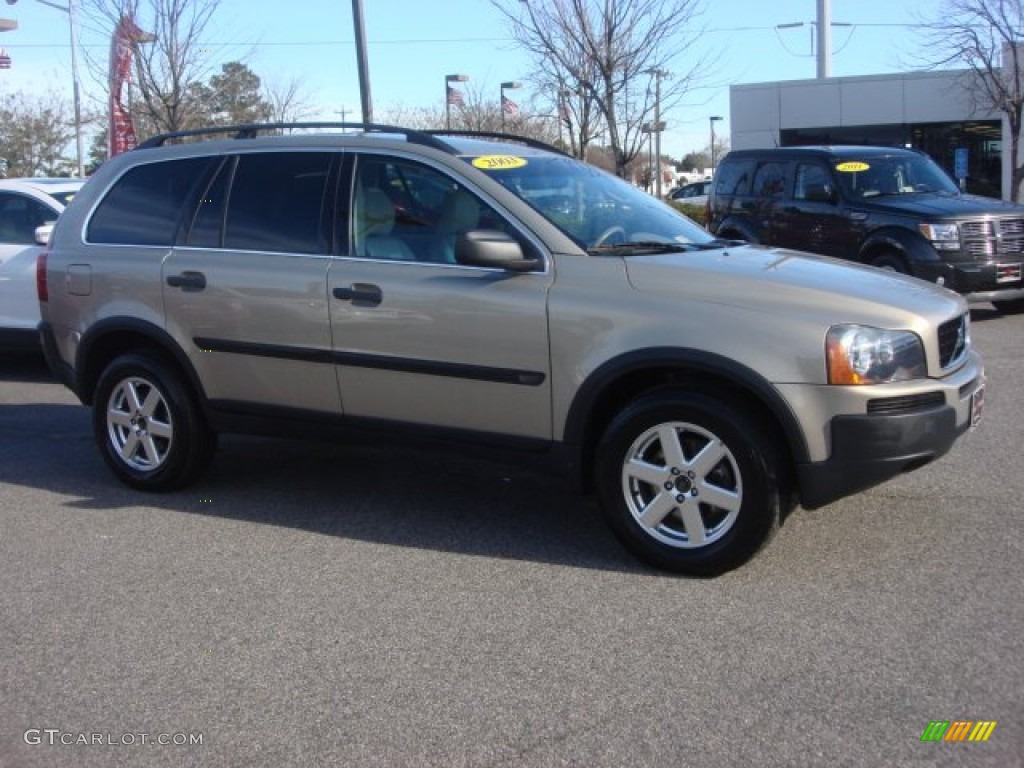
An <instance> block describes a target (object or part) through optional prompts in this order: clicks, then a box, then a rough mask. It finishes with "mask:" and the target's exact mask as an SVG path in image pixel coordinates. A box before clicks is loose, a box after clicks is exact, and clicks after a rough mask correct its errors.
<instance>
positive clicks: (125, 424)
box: [93, 352, 216, 491]
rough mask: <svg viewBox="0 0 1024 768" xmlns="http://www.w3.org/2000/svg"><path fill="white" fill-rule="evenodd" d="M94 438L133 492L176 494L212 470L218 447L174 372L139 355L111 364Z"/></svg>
mask: <svg viewBox="0 0 1024 768" xmlns="http://www.w3.org/2000/svg"><path fill="white" fill-rule="evenodd" d="M93 432H94V435H95V438H96V442H97V444H98V445H99V448H100V452H101V453H102V455H103V458H104V460H105V461H106V462H107V464H108V465H109V466H110V468H111V469H112V470H113V471H114V474H115V475H117V477H118V478H119V479H120V480H121V481H122V482H124V483H125V484H126V485H129V486H131V487H133V488H138V489H140V490H144V491H170V490H174V489H176V488H181V487H182V486H185V485H188V484H189V483H190V482H192V481H193V480H195V479H196V478H197V477H198V476H199V475H200V474H201V473H202V472H203V471H204V470H205V469H206V467H207V465H208V464H209V461H210V458H211V456H212V455H213V451H214V449H215V447H216V434H215V433H213V432H211V431H210V430H209V429H208V428H207V426H206V424H205V422H204V420H203V417H202V413H201V412H200V410H199V408H198V406H197V405H196V403H195V401H194V399H193V398H192V397H191V396H190V394H189V392H188V390H187V389H186V387H185V385H184V384H183V383H182V381H181V379H180V376H179V375H178V374H177V373H176V372H175V371H174V369H173V368H171V367H170V366H168V365H167V364H166V363H165V362H164V361H163V360H161V359H160V358H159V357H157V356H155V355H151V354H149V353H146V352H136V353H131V354H126V355H122V356H121V357H118V358H116V359H115V360H114V361H113V362H111V363H110V364H109V365H108V366H107V368H106V369H105V370H104V371H103V374H102V375H101V376H100V379H99V382H98V384H97V386H96V394H95V397H94V399H93Z"/></svg>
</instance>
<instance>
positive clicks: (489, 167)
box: [473, 155, 526, 171]
mask: <svg viewBox="0 0 1024 768" xmlns="http://www.w3.org/2000/svg"><path fill="white" fill-rule="evenodd" d="M473 165H474V166H476V167H477V168H483V169H484V170H485V171H500V170H504V169H506V168H522V167H523V166H524V165H526V158H524V157H514V156H512V155H483V156H481V157H474V158H473Z"/></svg>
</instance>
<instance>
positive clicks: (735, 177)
mask: <svg viewBox="0 0 1024 768" xmlns="http://www.w3.org/2000/svg"><path fill="white" fill-rule="evenodd" d="M753 171H754V161H753V160H732V161H726V162H723V163H722V164H721V165H720V166H719V168H718V170H717V171H716V172H715V181H714V192H715V194H716V195H725V196H729V197H731V196H732V195H747V194H750V178H751V176H752V175H753Z"/></svg>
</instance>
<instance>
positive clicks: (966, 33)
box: [922, 0, 1024, 202]
mask: <svg viewBox="0 0 1024 768" xmlns="http://www.w3.org/2000/svg"><path fill="white" fill-rule="evenodd" d="M922 26H923V33H922V34H923V36H924V38H925V42H926V48H927V50H928V51H929V54H928V55H929V59H928V63H929V64H930V65H931V66H933V67H942V66H949V65H953V64H960V65H966V67H967V69H968V71H969V78H968V82H967V86H968V88H969V89H970V93H971V94H972V97H973V98H974V99H975V107H976V108H980V109H984V110H986V111H988V110H992V111H995V112H997V113H999V114H1002V115H1005V116H1006V120H1007V122H1008V124H1009V127H1010V168H1011V171H1010V199H1011V200H1013V201H1014V202H1018V201H1019V199H1020V187H1021V181H1022V180H1024V163H1022V161H1021V156H1020V131H1021V113H1022V110H1024V58H1022V57H1024V50H1022V49H1021V47H1020V45H1021V43H1020V40H1021V37H1022V30H1024V2H1022V0H944V2H943V3H942V5H941V6H940V7H939V8H938V9H936V13H935V16H934V17H931V18H929V19H924V20H923V25H922Z"/></svg>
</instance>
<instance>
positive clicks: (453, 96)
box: [448, 85, 465, 107]
mask: <svg viewBox="0 0 1024 768" xmlns="http://www.w3.org/2000/svg"><path fill="white" fill-rule="evenodd" d="M448 103H449V104H451V105H453V106H456V107H461V106H463V105H464V103H465V102H463V101H462V91H460V90H459V89H458V88H452V87H451V86H450V85H449V86H448Z"/></svg>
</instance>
